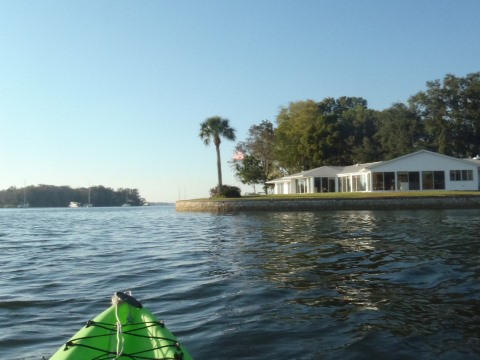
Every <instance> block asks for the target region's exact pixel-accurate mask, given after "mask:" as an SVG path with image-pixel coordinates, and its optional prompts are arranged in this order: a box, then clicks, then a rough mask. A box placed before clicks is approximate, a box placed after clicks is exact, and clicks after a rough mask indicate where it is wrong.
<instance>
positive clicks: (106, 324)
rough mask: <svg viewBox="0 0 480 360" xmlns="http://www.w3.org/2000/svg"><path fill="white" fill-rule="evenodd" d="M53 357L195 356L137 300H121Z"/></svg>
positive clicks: (185, 359) (65, 359) (57, 359)
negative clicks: (130, 301) (132, 301)
mask: <svg viewBox="0 0 480 360" xmlns="http://www.w3.org/2000/svg"><path fill="white" fill-rule="evenodd" d="M117 294H118V293H117ZM130 298H131V299H133V298H132V297H130ZM133 300H134V301H135V302H136V300H135V299H133ZM118 323H121V326H117V324H118ZM50 359H51V360H72V359H82V360H87V359H96V360H105V359H158V360H159V359H183V360H190V359H192V357H191V356H190V354H189V353H188V351H187V350H186V349H185V348H183V347H182V346H181V345H180V344H179V342H178V340H177V338H176V337H175V335H173V334H172V333H171V332H170V330H168V328H167V327H166V326H165V325H164V324H163V322H160V321H158V320H157V319H156V318H155V316H154V315H153V314H152V313H151V312H150V311H148V310H147V309H145V308H144V307H142V305H141V304H140V303H138V302H136V303H129V302H126V301H122V302H120V303H119V304H116V305H112V306H111V307H109V308H108V309H106V310H105V311H104V312H102V313H101V314H100V315H98V316H97V317H96V318H94V319H93V320H91V321H88V322H87V324H86V326H85V327H83V328H82V329H80V330H79V331H78V332H77V333H76V334H75V335H74V336H73V337H72V338H71V339H70V340H69V341H67V342H66V343H65V345H63V346H62V347H61V348H60V349H58V351H57V352H56V353H55V354H54V355H53V356H52V357H51V358H50Z"/></svg>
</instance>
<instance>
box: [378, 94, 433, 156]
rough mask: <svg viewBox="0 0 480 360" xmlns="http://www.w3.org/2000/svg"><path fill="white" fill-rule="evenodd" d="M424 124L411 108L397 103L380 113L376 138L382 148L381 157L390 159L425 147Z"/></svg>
mask: <svg viewBox="0 0 480 360" xmlns="http://www.w3.org/2000/svg"><path fill="white" fill-rule="evenodd" d="M423 137H424V135H423V124H422V122H421V120H420V117H419V116H418V115H417V114H416V113H415V111H413V110H412V109H411V108H408V107H407V106H406V105H404V104H401V103H397V104H393V105H392V106H391V107H390V108H388V109H386V110H384V111H382V112H379V113H378V123H377V132H376V133H375V134H374V138H375V140H376V141H377V142H378V145H379V147H380V149H381V155H380V156H379V158H381V159H384V160H388V159H393V158H395V157H398V156H401V155H405V154H408V153H411V152H414V151H417V150H420V149H422V148H423V147H424V144H423Z"/></svg>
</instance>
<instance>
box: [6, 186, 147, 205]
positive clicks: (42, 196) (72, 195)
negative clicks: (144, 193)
mask: <svg viewBox="0 0 480 360" xmlns="http://www.w3.org/2000/svg"><path fill="white" fill-rule="evenodd" d="M88 191H89V189H88V188H77V189H73V188H71V187H69V186H53V185H37V186H28V187H25V188H22V189H17V188H15V187H11V188H9V189H7V190H2V191H0V207H17V205H22V204H23V202H24V197H25V202H27V203H28V205H29V206H30V207H67V206H68V204H69V203H70V202H71V201H74V202H78V203H80V204H87V203H88ZM126 202H127V203H128V204H130V205H132V206H140V205H143V204H145V199H143V198H142V197H141V196H140V193H139V191H138V189H122V188H120V189H117V190H113V189H111V188H107V187H104V186H93V187H91V188H90V203H91V204H93V206H121V205H123V204H125V203H126Z"/></svg>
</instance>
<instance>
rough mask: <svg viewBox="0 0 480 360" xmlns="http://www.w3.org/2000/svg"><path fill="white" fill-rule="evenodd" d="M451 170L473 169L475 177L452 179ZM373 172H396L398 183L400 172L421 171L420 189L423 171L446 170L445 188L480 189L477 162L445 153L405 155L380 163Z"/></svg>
mask: <svg viewBox="0 0 480 360" xmlns="http://www.w3.org/2000/svg"><path fill="white" fill-rule="evenodd" d="M450 170H472V172H473V179H472V180H467V181H451V180H450ZM371 171H372V172H395V178H396V183H397V184H398V179H397V173H398V172H409V171H410V172H413V171H417V172H420V189H422V188H423V184H422V176H421V172H422V171H444V172H445V190H479V188H478V183H479V179H478V168H477V166H476V165H475V164H469V163H467V162H465V161H461V160H457V159H454V158H450V157H447V156H443V155H437V154H432V153H427V152H421V153H417V154H414V155H412V156H405V157H401V158H399V159H396V160H393V161H389V162H387V163H384V164H380V165H378V166H375V167H373V168H372V169H371Z"/></svg>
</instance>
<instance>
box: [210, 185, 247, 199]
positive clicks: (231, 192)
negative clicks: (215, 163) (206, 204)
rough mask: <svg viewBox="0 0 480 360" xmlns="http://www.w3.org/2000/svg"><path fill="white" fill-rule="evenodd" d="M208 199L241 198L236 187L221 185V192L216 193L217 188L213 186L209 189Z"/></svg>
mask: <svg viewBox="0 0 480 360" xmlns="http://www.w3.org/2000/svg"><path fill="white" fill-rule="evenodd" d="M210 197H212V198H215V197H225V198H239V197H241V192H240V188H239V187H237V186H231V185H223V186H222V190H221V191H218V186H215V187H214V188H212V189H210Z"/></svg>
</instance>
